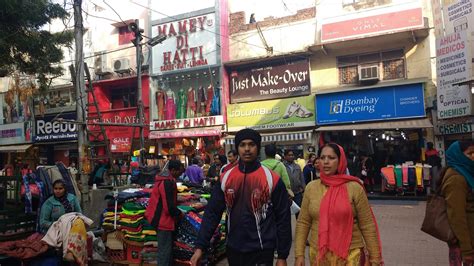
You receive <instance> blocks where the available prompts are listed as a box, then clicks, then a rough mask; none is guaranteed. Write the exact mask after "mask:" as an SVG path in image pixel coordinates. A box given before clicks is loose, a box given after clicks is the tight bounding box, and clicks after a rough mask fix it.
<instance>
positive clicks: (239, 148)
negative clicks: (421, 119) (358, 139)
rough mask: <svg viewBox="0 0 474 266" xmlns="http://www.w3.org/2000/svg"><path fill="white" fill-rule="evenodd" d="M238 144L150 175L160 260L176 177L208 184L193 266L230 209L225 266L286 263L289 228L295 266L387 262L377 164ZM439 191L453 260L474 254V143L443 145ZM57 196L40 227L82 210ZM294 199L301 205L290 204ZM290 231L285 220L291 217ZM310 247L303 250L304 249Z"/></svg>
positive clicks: (172, 217) (324, 150)
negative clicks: (376, 207)
mask: <svg viewBox="0 0 474 266" xmlns="http://www.w3.org/2000/svg"><path fill="white" fill-rule="evenodd" d="M235 145H236V150H231V151H229V152H227V154H226V155H227V156H224V155H222V154H215V155H214V156H213V163H212V164H208V163H206V160H203V159H202V158H200V157H199V156H196V157H194V158H191V160H190V162H189V166H188V167H187V168H185V167H184V165H183V164H182V162H180V161H179V160H169V161H168V164H167V169H168V171H166V172H161V173H160V174H158V175H157V176H156V177H155V183H154V186H153V190H152V192H151V197H150V201H149V204H148V207H147V209H146V213H145V217H146V219H147V220H148V221H149V223H150V224H151V225H153V226H154V227H156V229H157V238H158V265H166V266H168V265H172V263H173V258H172V245H173V232H174V231H175V228H176V226H175V224H176V222H177V221H178V220H179V219H181V218H182V217H183V214H182V213H181V211H180V210H179V209H178V208H177V187H176V182H177V181H178V180H179V181H183V182H187V183H189V184H194V185H199V186H208V187H211V196H210V198H209V199H208V202H207V206H206V209H205V211H204V215H203V218H202V223H201V226H200V230H199V233H198V237H197V241H196V242H195V243H194V246H195V247H196V248H195V250H194V255H193V256H192V258H191V264H192V265H199V263H200V260H201V259H202V258H203V256H204V255H205V253H206V251H207V249H208V247H209V245H210V242H211V239H212V237H213V235H214V233H215V230H216V228H217V226H218V224H219V223H220V221H221V219H222V216H223V214H224V213H225V214H226V230H227V234H226V235H227V246H226V256H227V260H228V262H229V265H274V263H275V260H276V265H287V262H286V260H287V258H288V256H289V253H290V249H291V246H292V239H293V235H294V245H295V249H294V252H295V265H297V266H300V265H305V260H306V258H305V256H306V254H309V261H310V264H311V265H383V264H384V260H383V257H382V245H381V240H380V235H379V232H378V225H377V221H376V219H375V216H374V214H373V212H372V209H371V207H370V205H369V201H368V198H367V191H369V193H370V192H371V191H373V181H370V180H369V181H368V179H370V177H373V176H374V169H373V162H372V161H371V158H370V157H369V156H367V155H365V154H361V156H360V163H359V164H358V169H360V171H357V174H356V175H357V176H354V175H351V174H350V169H349V165H348V157H347V156H346V153H345V151H344V149H343V148H342V147H341V146H340V145H338V144H335V143H327V144H325V145H324V146H322V147H320V149H319V150H318V153H317V154H310V155H309V157H308V161H307V162H305V163H304V164H303V165H300V164H301V162H300V161H298V159H296V158H295V157H296V156H295V151H293V150H290V149H287V150H285V151H284V153H283V160H282V161H280V160H278V154H277V146H276V145H275V144H268V145H266V146H265V147H264V151H265V155H266V158H265V159H263V160H259V152H260V150H261V135H260V134H259V133H258V132H257V131H255V130H252V129H243V130H241V131H239V132H238V133H237V134H236V136H235ZM426 156H427V158H428V160H430V161H432V163H433V164H434V165H436V166H438V163H439V162H438V161H437V160H438V159H437V158H436V157H437V156H438V157H439V154H438V152H437V151H436V150H434V149H433V147H432V145H431V144H429V145H428V151H427V154H426ZM446 161H447V167H445V168H443V169H441V170H440V174H439V178H437V179H436V181H437V186H436V187H437V190H438V192H439V194H440V195H442V196H443V197H444V198H445V200H446V205H447V216H448V221H449V224H450V226H451V229H452V230H453V232H454V234H455V236H456V239H457V240H456V241H454V242H452V243H448V247H449V261H450V265H455V266H457V265H459V266H460V265H473V261H474V229H473V228H474V142H472V141H461V142H459V141H458V142H455V143H453V144H452V145H451V146H450V147H449V148H448V149H447V151H446ZM53 192H54V193H53V195H52V196H51V197H50V198H49V199H47V200H46V201H45V203H44V205H43V208H42V209H41V214H40V220H39V225H40V228H41V231H42V232H47V231H48V229H49V228H50V227H51V225H52V224H53V223H54V222H55V221H57V220H58V219H60V217H62V216H63V215H65V214H67V213H79V214H80V213H81V207H80V204H79V202H78V200H77V198H76V197H74V195H71V194H69V193H68V192H67V191H66V183H65V182H64V181H63V180H57V181H55V182H54V183H53ZM292 205H297V206H298V210H299V211H293V208H292ZM293 214H294V215H295V217H296V220H297V222H296V229H295V231H294V232H293V231H292V227H291V219H292V215H293ZM307 247H308V251H309V252H307Z"/></svg>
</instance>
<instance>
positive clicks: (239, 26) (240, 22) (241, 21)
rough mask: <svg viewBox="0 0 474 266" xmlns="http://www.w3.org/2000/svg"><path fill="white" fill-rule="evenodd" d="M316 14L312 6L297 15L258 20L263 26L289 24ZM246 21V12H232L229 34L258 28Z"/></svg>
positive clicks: (299, 11)
mask: <svg viewBox="0 0 474 266" xmlns="http://www.w3.org/2000/svg"><path fill="white" fill-rule="evenodd" d="M315 16H316V8H315V7H310V8H305V9H301V10H298V11H296V14H295V15H291V16H286V17H281V18H275V17H267V18H264V20H263V21H257V23H258V25H259V26H260V27H261V28H265V27H272V26H277V25H280V24H287V23H291V22H296V21H301V20H307V19H310V18H314V17H315ZM247 22H248V21H245V12H244V11H239V12H235V13H231V14H230V24H229V34H230V35H233V34H236V33H241V32H246V31H251V30H256V23H252V24H247Z"/></svg>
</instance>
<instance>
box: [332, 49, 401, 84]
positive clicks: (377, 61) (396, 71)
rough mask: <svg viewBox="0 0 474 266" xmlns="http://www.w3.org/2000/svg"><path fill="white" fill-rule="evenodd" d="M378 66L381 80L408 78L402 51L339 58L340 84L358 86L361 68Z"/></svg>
mask: <svg viewBox="0 0 474 266" xmlns="http://www.w3.org/2000/svg"><path fill="white" fill-rule="evenodd" d="M366 65H378V66H379V73H381V74H380V79H381V80H391V79H402V78H405V77H406V71H405V56H404V52H403V50H402V49H399V50H390V51H383V52H376V53H368V54H360V55H350V56H342V57H338V58H337V67H338V69H339V84H357V82H358V80H359V76H358V75H359V73H358V68H359V66H366Z"/></svg>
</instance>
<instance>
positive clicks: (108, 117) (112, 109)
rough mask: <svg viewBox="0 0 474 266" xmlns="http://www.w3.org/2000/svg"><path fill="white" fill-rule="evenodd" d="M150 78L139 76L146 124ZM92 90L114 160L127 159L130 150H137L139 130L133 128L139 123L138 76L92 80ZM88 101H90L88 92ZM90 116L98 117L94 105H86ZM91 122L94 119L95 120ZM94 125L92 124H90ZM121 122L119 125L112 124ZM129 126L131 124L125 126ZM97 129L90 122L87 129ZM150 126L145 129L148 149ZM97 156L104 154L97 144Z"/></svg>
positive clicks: (147, 121) (103, 150)
mask: <svg viewBox="0 0 474 266" xmlns="http://www.w3.org/2000/svg"><path fill="white" fill-rule="evenodd" d="M149 81H150V79H149V77H148V75H142V99H143V104H144V107H143V113H144V117H145V124H148V123H149V121H150V120H149V106H148V103H149V94H148V93H149ZM93 86H94V93H95V97H96V99H97V103H98V106H99V109H100V112H101V116H102V120H103V122H104V123H106V124H108V125H105V126H104V129H105V133H106V135H107V138H108V140H109V148H110V151H111V153H112V158H113V159H124V160H129V157H130V155H131V152H132V151H133V150H138V149H140V130H139V127H133V126H131V125H133V124H139V121H138V120H139V119H138V115H137V104H138V103H137V77H136V76H132V77H126V78H119V79H111V80H103V81H98V82H94V84H93ZM89 103H93V98H92V95H91V94H90V93H89ZM88 116H89V117H97V111H96V110H95V108H94V107H90V108H89V113H88ZM92 122H95V121H94V120H93V121H92ZM92 124H93V123H92ZM114 124H120V125H114ZM128 125H130V126H128ZM97 129H100V128H99V126H97V125H89V130H97ZM148 133H149V128H148V127H145V128H144V136H145V148H147V149H148V148H149V146H150V142H149V141H148ZM98 154H99V155H103V154H105V149H103V147H100V149H99V150H98Z"/></svg>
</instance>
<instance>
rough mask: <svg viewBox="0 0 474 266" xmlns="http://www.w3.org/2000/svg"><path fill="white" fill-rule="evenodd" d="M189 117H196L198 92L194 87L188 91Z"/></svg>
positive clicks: (187, 106)
mask: <svg viewBox="0 0 474 266" xmlns="http://www.w3.org/2000/svg"><path fill="white" fill-rule="evenodd" d="M186 108H187V117H188V118H192V117H195V116H196V91H195V90H194V88H193V87H189V89H188V100H187V105H186Z"/></svg>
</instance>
